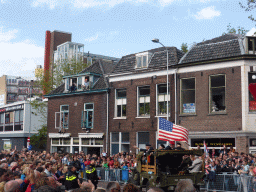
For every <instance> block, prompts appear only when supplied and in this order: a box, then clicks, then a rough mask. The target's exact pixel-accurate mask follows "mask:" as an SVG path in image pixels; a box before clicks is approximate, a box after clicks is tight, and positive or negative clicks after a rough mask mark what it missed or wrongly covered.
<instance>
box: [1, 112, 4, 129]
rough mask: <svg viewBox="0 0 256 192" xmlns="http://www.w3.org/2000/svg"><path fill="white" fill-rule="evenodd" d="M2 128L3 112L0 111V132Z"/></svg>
mask: <svg viewBox="0 0 256 192" xmlns="http://www.w3.org/2000/svg"><path fill="white" fill-rule="evenodd" d="M3 130H4V113H0V132H2V131H3Z"/></svg>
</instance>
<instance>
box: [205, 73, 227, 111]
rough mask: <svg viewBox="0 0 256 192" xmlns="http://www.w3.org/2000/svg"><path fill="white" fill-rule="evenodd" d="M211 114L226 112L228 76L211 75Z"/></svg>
mask: <svg viewBox="0 0 256 192" xmlns="http://www.w3.org/2000/svg"><path fill="white" fill-rule="evenodd" d="M209 78H210V86H209V87H210V112H211V113H214V112H224V111H225V110H226V102H225V100H226V75H224V74H219V75H211V76H210V77H209Z"/></svg>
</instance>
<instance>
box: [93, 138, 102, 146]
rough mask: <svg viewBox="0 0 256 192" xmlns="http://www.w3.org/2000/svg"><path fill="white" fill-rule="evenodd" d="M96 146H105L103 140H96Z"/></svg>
mask: <svg viewBox="0 0 256 192" xmlns="http://www.w3.org/2000/svg"><path fill="white" fill-rule="evenodd" d="M95 145H103V139H95Z"/></svg>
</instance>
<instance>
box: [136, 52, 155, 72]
mask: <svg viewBox="0 0 256 192" xmlns="http://www.w3.org/2000/svg"><path fill="white" fill-rule="evenodd" d="M151 56H152V53H150V52H146V53H139V54H136V56H135V57H136V65H135V69H144V68H148V65H149V61H150V59H151ZM144 57H146V64H145V65H143V64H144ZM138 58H140V61H141V63H140V64H141V66H138Z"/></svg>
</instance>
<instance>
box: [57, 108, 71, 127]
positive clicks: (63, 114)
mask: <svg viewBox="0 0 256 192" xmlns="http://www.w3.org/2000/svg"><path fill="white" fill-rule="evenodd" d="M68 127H69V106H68V105H61V106H60V112H55V128H56V129H62V128H63V129H68Z"/></svg>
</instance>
